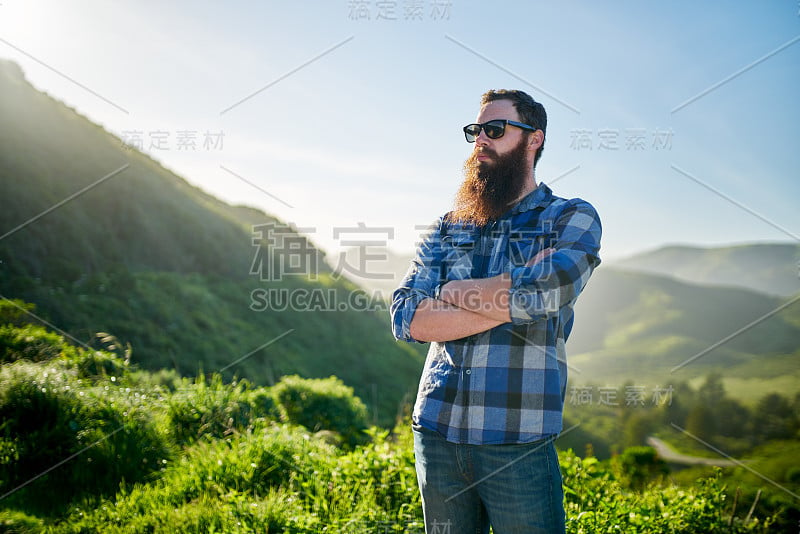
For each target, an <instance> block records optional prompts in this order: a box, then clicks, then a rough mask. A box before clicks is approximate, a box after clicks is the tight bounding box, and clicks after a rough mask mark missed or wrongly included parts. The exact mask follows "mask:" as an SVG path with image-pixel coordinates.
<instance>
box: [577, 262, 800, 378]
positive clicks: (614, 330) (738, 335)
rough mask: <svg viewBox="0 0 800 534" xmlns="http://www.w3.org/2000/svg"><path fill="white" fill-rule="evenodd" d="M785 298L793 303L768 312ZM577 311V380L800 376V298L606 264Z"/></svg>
mask: <svg viewBox="0 0 800 534" xmlns="http://www.w3.org/2000/svg"><path fill="white" fill-rule="evenodd" d="M786 303H792V304H790V305H789V306H787V307H786V308H784V309H783V310H781V311H780V312H778V313H775V314H774V315H769V314H771V312H773V311H774V310H776V309H778V308H779V307H780V306H782V305H783V304H786ZM575 314H576V327H575V332H574V334H573V336H572V337H571V338H570V340H569V341H568V343H567V349H568V351H569V353H570V363H571V364H572V365H574V366H575V367H576V368H577V369H579V370H580V372H576V373H574V374H573V375H572V379H573V380H575V381H578V382H591V381H595V382H597V381H609V383H614V384H619V383H620V382H622V381H624V380H625V379H631V378H638V379H645V378H646V379H648V380H656V381H662V382H664V381H668V380H672V381H678V380H691V379H693V378H694V377H696V376H702V375H705V374H707V373H709V372H712V371H722V372H724V374H725V376H726V377H740V378H750V377H756V376H759V377H761V378H777V377H781V376H786V375H793V376H796V377H797V378H800V358H798V356H800V301H797V300H793V299H782V298H779V297H772V296H769V295H764V294H762V293H758V292H755V291H751V290H747V289H739V288H732V287H714V286H702V285H695V284H689V283H685V282H680V281H678V280H675V279H674V278H670V277H664V276H657V275H653V274H646V273H638V272H630V271H625V270H621V269H615V268H612V267H600V268H599V269H598V270H597V272H595V274H594V275H593V277H592V280H591V281H590V282H589V285H588V286H587V288H586V290H585V291H584V293H583V295H582V296H581V298H580V299H579V301H578V303H577V305H576V307H575ZM764 317H766V318H765V319H764V320H762V321H760V322H758V323H757V324H754V325H753V326H750V327H748V325H750V324H751V323H753V322H755V321H758V320H759V319H761V318H764ZM734 334H735V335H734ZM731 336H733V337H731ZM726 338H730V339H729V340H728V341H726V342H725V343H722V344H719V345H718V346H717V347H716V348H713V349H712V347H713V346H714V345H717V344H718V343H719V342H721V341H722V340H725V339H726ZM709 349H712V350H709ZM706 351H707V352H706ZM701 353H702V354H701ZM692 358H694V359H693V360H692V361H691V362H689V361H688V360H690V359H692ZM678 366H681V367H680V368H679V369H675V368H676V367H678Z"/></svg>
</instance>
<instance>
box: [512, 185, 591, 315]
mask: <svg viewBox="0 0 800 534" xmlns="http://www.w3.org/2000/svg"><path fill="white" fill-rule="evenodd" d="M553 232H554V234H555V243H553V244H550V246H551V247H552V248H554V249H555V252H554V253H553V254H550V255H549V256H547V257H546V258H544V259H543V260H542V261H540V262H539V263H536V264H535V265H532V266H520V267H516V268H514V269H513V270H512V271H511V288H510V289H509V307H510V312H511V322H512V323H514V324H525V323H531V322H534V321H539V320H542V319H546V318H548V317H552V316H554V315H556V314H558V313H559V311H560V310H561V308H562V307H564V306H566V305H568V304H570V303H572V302H574V300H575V299H576V298H578V295H580V293H581V291H582V290H583V288H584V287H585V286H586V283H587V282H588V281H589V277H590V276H591V274H592V271H593V270H594V268H595V267H597V265H599V264H600V256H599V252H600V236H601V234H602V228H601V224H600V217H599V216H598V214H597V212H596V211H595V209H594V208H593V207H592V205H591V204H589V203H588V202H586V201H584V200H581V199H572V200H570V201H567V204H566V206H565V207H564V208H563V209H562V210H561V212H560V213H559V215H558V216H557V218H556V220H555V223H554V227H553Z"/></svg>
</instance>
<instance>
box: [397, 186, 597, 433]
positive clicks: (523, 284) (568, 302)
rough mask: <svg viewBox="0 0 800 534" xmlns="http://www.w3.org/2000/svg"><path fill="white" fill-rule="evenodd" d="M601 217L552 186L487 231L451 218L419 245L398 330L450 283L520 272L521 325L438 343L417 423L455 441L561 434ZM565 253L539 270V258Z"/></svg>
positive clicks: (401, 293) (513, 298)
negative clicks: (574, 333) (578, 305)
mask: <svg viewBox="0 0 800 534" xmlns="http://www.w3.org/2000/svg"><path fill="white" fill-rule="evenodd" d="M600 234H601V227H600V219H599V217H598V215H597V212H596V211H595V210H594V208H593V207H592V206H591V205H590V204H589V203H588V202H586V201H584V200H581V199H570V200H567V199H564V198H560V197H557V196H555V195H553V192H552V191H551V190H550V188H549V187H547V186H546V185H544V184H540V185H539V187H538V188H537V189H535V190H534V191H532V192H531V193H530V194H528V195H527V196H526V197H525V198H523V199H522V200H521V201H520V202H519V203H518V204H517V205H516V206H514V207H513V208H512V209H511V210H509V211H508V212H507V213H506V214H504V215H503V216H502V217H501V218H500V219H498V220H497V221H494V222H490V223H489V224H487V225H486V226H483V227H477V226H475V225H462V224H457V223H450V222H447V221H445V218H444V217H441V218H440V219H439V220H438V221H437V223H436V224H434V225H433V226H432V227H431V228H430V230H429V231H428V233H427V235H426V236H424V238H423V240H422V242H421V243H420V244H419V246H418V248H417V252H416V257H415V258H414V260H413V261H412V263H411V267H410V269H409V270H408V273H407V274H406V276H405V278H404V279H403V281H402V283H401V284H400V287H399V288H398V289H397V290H395V292H394V293H393V295H392V305H391V314H392V330H393V333H394V336H395V337H396V338H397V339H400V340H404V341H412V342H413V341H417V340H415V339H413V338H412V337H411V334H410V331H409V326H410V324H411V320H412V318H413V317H414V312H415V311H416V309H417V305H419V303H420V302H421V301H422V300H424V299H426V298H433V295H434V291H435V289H436V287H437V286H438V285H439V284H442V283H444V282H447V281H448V280H461V279H466V278H487V277H491V276H496V275H499V274H501V273H509V272H510V273H511V289H510V291H509V297H510V298H509V302H510V304H509V305H510V312H511V322H510V323H505V324H502V325H499V326H497V327H495V328H492V329H490V330H487V331H485V332H481V333H479V334H475V335H472V336H468V337H465V338H462V339H458V340H454V341H447V342H443V343H439V342H434V343H431V346H430V349H429V350H428V356H427V359H426V361H425V367H424V370H423V372H422V378H421V380H420V384H419V391H418V393H417V401H416V404H415V406H414V412H413V416H412V418H413V421H414V423H416V424H418V425H421V426H423V427H425V428H429V429H431V430H435V431H437V432H439V433H440V434H442V435H443V436H444V437H445V438H446V439H447V440H448V441H451V442H455V443H471V444H500V443H526V442H530V441H534V440H538V439H542V438H544V437H548V436H552V435H555V434H558V433H559V432H560V431H561V429H562V421H561V413H562V410H563V407H564V398H565V394H566V386H567V364H566V350H565V347H564V344H565V342H566V340H567V338H568V337H569V333H570V331H571V330H572V322H573V305H574V303H575V300H576V299H577V298H578V295H579V294H580V292H581V290H583V288H584V286H585V285H586V282H587V281H588V280H589V276H590V275H591V274H592V271H593V270H594V268H595V267H596V266H597V265H598V264H599V263H600V257H599V256H598V252H599V249H600ZM546 248H554V249H555V252H554V253H553V254H551V255H549V256H547V257H546V258H545V259H544V260H542V261H540V262H539V263H536V264H534V265H532V266H527V265H526V263H527V262H528V261H529V260H531V258H533V257H534V256H535V255H536V254H537V253H538V252H539V251H541V250H543V249H546Z"/></svg>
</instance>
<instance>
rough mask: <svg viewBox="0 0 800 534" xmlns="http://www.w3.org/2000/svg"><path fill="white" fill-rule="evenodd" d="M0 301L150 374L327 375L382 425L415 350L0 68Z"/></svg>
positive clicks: (380, 321) (345, 285)
mask: <svg viewBox="0 0 800 534" xmlns="http://www.w3.org/2000/svg"><path fill="white" fill-rule="evenodd" d="M0 295H2V296H3V297H4V298H6V299H11V298H19V299H22V300H24V301H28V302H32V303H34V304H36V306H37V312H36V313H37V315H38V316H39V317H41V318H42V320H43V321H46V322H47V323H49V324H51V325H53V326H55V327H57V328H59V329H61V330H62V331H63V332H65V333H66V334H67V335H69V336H71V337H72V338H74V339H75V340H76V341H77V342H80V343H86V344H93V343H95V342H96V339H95V337H94V334H95V333H96V332H99V331H104V332H110V333H112V334H114V335H116V336H117V337H118V338H119V339H120V340H122V341H123V342H130V343H131V345H132V346H133V359H134V360H135V361H137V363H139V364H140V365H142V366H144V367H146V368H149V369H160V368H171V369H177V370H178V371H179V372H180V373H182V374H186V375H194V374H197V373H198V372H201V371H202V372H206V373H210V372H214V371H221V372H224V374H225V376H226V377H228V378H231V377H233V376H238V377H241V378H247V379H249V380H251V381H253V382H256V383H260V384H271V383H273V382H274V381H275V380H277V378H279V377H280V376H281V375H286V374H293V373H297V374H300V375H303V376H305V377H327V376H329V375H337V376H338V377H340V378H341V379H342V380H343V381H344V382H345V383H346V384H348V385H350V386H352V387H354V389H355V391H356V393H357V394H358V395H359V396H361V397H362V398H363V399H364V401H365V402H366V403H367V404H368V405H369V406H370V408H371V409H372V410H373V412H372V413H373V414H374V415H375V416H376V419H377V420H380V421H381V422H383V423H387V422H388V423H390V422H391V421H392V420H393V418H394V416H395V414H396V411H397V409H398V404H399V402H400V401H401V399H403V398H404V396H405V395H407V394H408V393H409V392H412V391H413V390H415V388H416V383H417V380H418V378H419V372H420V369H421V366H422V356H421V347H415V346H412V345H408V344H404V343H397V342H395V341H394V339H393V338H392V336H391V333H390V329H389V320H388V312H387V309H386V306H385V303H383V302H382V301H376V300H371V299H370V298H369V296H368V295H366V294H365V293H364V292H363V291H361V290H360V289H359V288H358V287H357V286H355V285H354V284H353V283H351V282H349V281H347V280H346V279H344V278H343V277H341V276H338V275H336V274H335V273H333V272H332V270H331V268H330V267H329V266H328V265H327V264H326V262H325V258H324V254H323V253H322V252H321V251H319V250H318V249H316V248H315V247H314V245H313V243H311V242H310V241H309V240H308V239H307V238H306V237H305V236H302V235H300V234H298V233H297V232H296V231H295V230H294V229H293V228H292V227H291V226H289V225H286V224H284V223H283V222H282V221H279V220H277V219H276V218H275V217H273V216H270V215H268V214H265V213H263V212H261V211H259V210H256V209H253V208H250V207H243V206H231V205H228V204H226V203H224V202H222V201H220V200H218V199H216V198H214V197H213V196H211V195H209V194H207V193H205V192H203V191H202V190H200V189H198V188H197V187H194V186H192V185H191V184H189V183H188V182H187V181H186V180H185V179H183V178H182V177H180V176H178V175H176V174H175V173H173V172H171V171H169V170H168V169H166V168H164V167H163V166H162V165H161V164H159V163H158V162H157V161H155V160H153V159H152V158H150V157H148V156H147V155H144V154H142V153H141V152H139V151H137V150H135V149H131V148H129V147H126V146H124V145H123V143H122V141H121V140H120V139H119V138H118V137H116V136H114V135H112V134H110V133H109V132H107V131H105V130H104V129H103V128H102V127H100V126H98V125H96V124H93V123H92V122H90V121H89V120H87V119H86V118H85V117H83V116H81V115H80V114H78V113H77V112H76V111H75V110H74V109H72V108H70V107H69V106H67V105H65V104H63V103H61V102H59V101H57V100H56V99H54V98H52V97H51V96H49V95H47V94H44V93H42V92H40V91H37V90H36V89H35V88H34V87H32V86H31V85H30V83H29V82H28V81H27V80H26V79H25V77H24V75H23V73H22V71H21V69H20V68H19V67H18V66H17V65H16V64H14V63H12V62H9V61H0Z"/></svg>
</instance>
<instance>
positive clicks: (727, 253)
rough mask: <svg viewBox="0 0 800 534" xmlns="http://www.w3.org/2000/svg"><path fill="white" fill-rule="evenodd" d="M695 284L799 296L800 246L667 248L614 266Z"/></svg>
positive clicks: (755, 245) (752, 245)
mask: <svg viewBox="0 0 800 534" xmlns="http://www.w3.org/2000/svg"><path fill="white" fill-rule="evenodd" d="M614 265H615V266H616V267H623V268H626V269H630V270H635V271H641V272H647V273H652V274H660V275H664V276H672V277H674V278H677V279H679V280H683V281H686V282H692V283H695V284H709V285H727V286H733V287H744V288H748V289H753V290H755V291H759V292H761V293H767V294H770V295H778V296H784V297H788V296H791V295H795V294H797V293H798V292H800V277H798V269H799V268H800V245H799V244H797V243H750V244H745V245H736V246H730V247H715V248H701V247H691V246H678V245H675V246H668V247H662V248H659V249H656V250H652V251H648V252H642V253H640V254H636V255H635V256H632V257H630V258H626V259H624V260H620V261H617V262H615V263H614Z"/></svg>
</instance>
